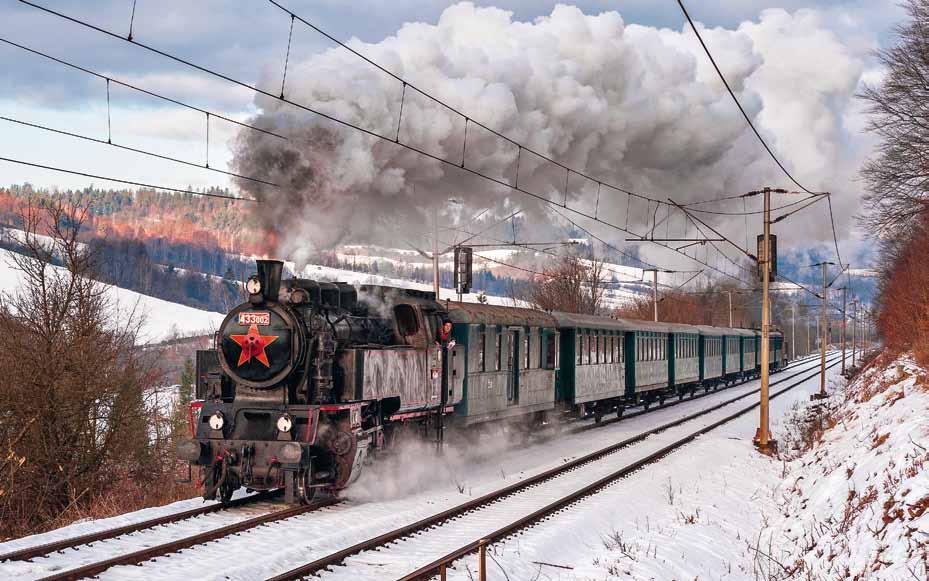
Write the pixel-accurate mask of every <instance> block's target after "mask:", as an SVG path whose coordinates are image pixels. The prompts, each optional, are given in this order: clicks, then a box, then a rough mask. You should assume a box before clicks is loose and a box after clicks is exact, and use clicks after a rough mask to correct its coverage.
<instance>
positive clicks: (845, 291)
mask: <svg viewBox="0 0 929 581" xmlns="http://www.w3.org/2000/svg"><path fill="white" fill-rule="evenodd" d="M847 299H848V287H847V286H843V287H842V375H845V319H846V317H845V314H846V310H845V309H846V308H848V301H847Z"/></svg>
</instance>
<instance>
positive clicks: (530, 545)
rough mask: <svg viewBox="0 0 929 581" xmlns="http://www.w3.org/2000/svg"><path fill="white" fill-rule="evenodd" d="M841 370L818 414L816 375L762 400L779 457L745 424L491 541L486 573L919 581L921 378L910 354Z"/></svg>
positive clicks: (923, 434)
mask: <svg viewBox="0 0 929 581" xmlns="http://www.w3.org/2000/svg"><path fill="white" fill-rule="evenodd" d="M837 371H838V368H833V369H832V370H830V371H829V372H828V373H829V375H828V377H829V391H830V395H831V397H830V399H829V400H828V403H826V404H825V405H824V406H822V407H821V408H817V407H814V404H812V403H811V402H810V401H809V397H808V396H809V394H811V393H813V392H815V391H817V390H818V387H819V386H818V383H819V382H818V381H816V380H811V381H807V382H804V384H803V385H801V386H800V387H799V388H798V389H796V390H794V391H792V392H788V393H787V394H785V395H783V396H781V397H780V398H778V399H776V400H773V401H772V403H771V418H772V430H773V432H774V435H775V437H777V438H779V439H780V445H781V458H768V457H765V456H762V455H760V454H758V453H757V452H756V451H755V449H754V447H753V446H752V444H751V437H752V435H753V433H754V430H755V427H756V425H757V414H755V413H753V414H750V415H748V416H745V417H743V418H741V419H740V420H737V421H735V422H733V423H731V424H728V425H726V426H723V427H721V428H719V429H717V430H715V431H713V432H711V433H710V434H707V435H705V436H703V437H701V438H699V439H698V440H697V441H695V442H693V443H692V444H690V445H688V446H686V447H685V448H683V449H682V450H680V451H678V452H675V453H673V454H671V455H670V456H668V457H667V458H665V459H664V460H663V461H662V462H660V463H658V464H657V465H654V466H651V467H649V468H647V469H645V470H643V471H641V472H639V473H638V474H636V475H634V476H632V477H630V478H628V479H625V480H623V481H621V482H619V483H617V484H615V485H613V486H611V487H610V488H608V489H607V490H606V491H604V492H603V493H601V494H599V495H597V496H596V497H593V498H590V499H588V500H587V501H586V502H582V503H579V504H578V505H575V506H573V507H571V508H570V509H568V510H565V511H563V512H562V513H560V514H559V515H557V516H555V517H553V518H551V519H549V520H547V521H545V522H544V523H541V524H539V525H537V526H536V527H535V528H533V529H530V530H529V531H527V532H526V533H524V534H522V535H520V536H518V537H515V538H512V539H509V540H507V541H505V542H504V543H499V544H496V545H492V546H491V549H489V553H490V554H491V555H492V559H491V560H489V561H488V563H489V569H488V578H489V579H506V578H509V579H523V578H525V579H549V580H556V579H557V580H581V579H583V580H587V579H636V580H640V579H641V580H645V579H649V580H678V581H684V580H691V579H700V580H703V579H714V580H716V579H727V580H728V579H733V580H735V579H758V580H787V579H804V580H814V579H815V580H819V579H846V578H847V579H856V580H864V579H880V580H898V579H899V580H904V579H916V580H920V581H922V580H926V579H929V470H927V468H929V451H927V448H929V438H927V435H929V380H927V379H926V374H925V372H924V371H923V370H921V369H919V368H918V367H917V366H916V365H915V364H914V363H913V362H912V361H911V360H909V359H907V358H901V359H899V360H897V361H894V362H892V363H891V364H890V365H889V366H887V367H885V368H882V369H874V370H871V371H869V372H866V373H865V374H863V376H862V377H860V378H858V379H857V380H855V381H854V382H852V383H851V384H849V385H846V382H845V380H844V379H842V378H841V377H840V376H839V375H838V373H837ZM810 419H815V421H814V422H813V423H812V424H811V423H810V422H809V420H810ZM818 426H821V427H822V429H820V430H817V429H816V427H818ZM823 429H824V431H823ZM804 432H805V433H804ZM804 436H805V437H804ZM803 440H806V442H807V443H808V444H809V443H812V447H811V448H809V449H800V450H798V449H795V448H794V446H793V445H794V443H797V442H800V441H803ZM787 448H790V449H787ZM476 567H477V564H476V560H475V559H474V558H473V557H472V558H469V559H466V560H465V562H463V563H461V564H460V565H458V566H457V567H456V571H455V573H454V575H450V576H449V578H450V579H468V578H469V577H471V576H473V575H474V571H475V570H476ZM467 569H470V573H469V572H468V571H467Z"/></svg>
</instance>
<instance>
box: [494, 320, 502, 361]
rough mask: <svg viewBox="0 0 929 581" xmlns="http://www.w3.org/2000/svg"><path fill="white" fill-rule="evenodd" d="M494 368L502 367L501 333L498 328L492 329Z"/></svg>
mask: <svg viewBox="0 0 929 581" xmlns="http://www.w3.org/2000/svg"><path fill="white" fill-rule="evenodd" d="M494 354H495V355H494V370H495V371H500V370H501V369H503V333H502V332H501V331H500V329H499V328H497V329H494Z"/></svg>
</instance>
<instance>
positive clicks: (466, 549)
mask: <svg viewBox="0 0 929 581" xmlns="http://www.w3.org/2000/svg"><path fill="white" fill-rule="evenodd" d="M838 359H841V355H840V356H839V357H838ZM836 365H838V362H837V361H836V358H833V363H832V364H831V365H829V366H828V367H827V369H829V368H832V367H835V366H836ZM801 373H802V372H801ZM819 373H820V371H819V370H816V371H814V372H813V373H812V374H810V375H808V376H807V377H804V378H803V379H801V380H799V381H797V382H795V383H792V384H790V385H788V386H787V387H784V388H782V389H780V390H778V391H776V392H774V393H772V394H771V396H770V397H771V398H775V397H777V396H779V395H781V394H783V393H786V392H788V391H790V390H791V389H793V388H795V387H797V386H798V385H801V384H803V383H804V382H806V381H808V380H810V379H812V378H813V377H816V376H817V375H819ZM796 375H800V373H797V374H795V375H794V377H795V376H796ZM788 379H790V378H788ZM759 405H760V403H753V404H752V405H750V406H748V407H746V408H743V409H741V410H739V411H737V412H735V413H733V414H730V415H728V416H726V417H724V418H722V419H721V420H718V421H716V422H713V423H712V424H709V425H707V426H704V427H703V428H700V429H699V430H696V431H694V432H692V433H690V434H688V435H686V436H684V437H683V438H680V439H678V440H676V441H675V442H672V443H671V444H668V445H667V446H664V447H663V448H661V449H660V450H657V451H655V452H652V453H651V454H649V455H648V456H645V457H644V458H641V459H639V460H637V461H635V462H633V463H631V464H628V465H626V466H624V467H622V468H620V469H618V470H616V471H615V472H613V473H611V474H608V475H606V476H604V477H603V478H600V479H599V480H597V481H596V482H593V483H591V484H588V485H587V486H584V487H583V488H580V489H578V490H576V491H575V492H572V493H571V494H568V495H567V496H564V497H562V498H560V499H558V500H556V501H554V502H552V503H550V504H548V505H547V506H544V507H542V508H540V509H538V510H536V511H533V512H532V513H531V514H528V515H526V516H524V517H523V518H521V519H519V520H517V521H515V522H513V523H510V524H508V525H506V526H504V527H502V528H500V529H497V530H496V531H494V532H492V533H490V534H489V535H484V536H482V537H481V538H480V539H477V540H474V541H471V542H470V543H468V544H467V545H465V546H463V547H460V548H458V549H456V550H454V551H452V552H450V553H448V554H447V555H444V556H443V557H440V558H439V559H436V560H435V561H433V562H431V563H429V564H428V565H424V566H423V567H420V568H419V569H417V570H415V571H413V572H412V573H410V574H408V575H405V576H404V577H401V578H400V580H399V581H424V580H426V579H431V578H432V577H434V576H435V575H437V574H439V573H440V572H441V569H442V568H443V567H448V565H450V564H451V563H452V562H454V561H456V560H458V559H460V558H461V557H464V556H466V555H468V554H470V553H473V552H475V551H477V550H479V549H480V546H481V544H488V543H491V542H494V541H499V540H503V539H505V538H506V537H508V536H510V535H512V534H514V533H517V532H519V531H520V530H522V529H524V528H527V527H529V526H532V525H533V524H535V523H536V522H538V521H540V520H542V519H544V518H546V517H548V516H551V515H552V514H554V513H556V512H558V511H560V510H563V509H565V508H567V507H568V506H570V505H572V504H575V503H576V502H578V501H580V500H582V499H584V498H586V497H588V496H591V495H594V494H596V493H598V492H599V491H600V490H602V489H604V488H606V487H607V486H609V485H610V484H612V483H613V482H614V481H616V480H619V479H621V478H624V477H626V476H629V475H630V474H632V473H633V472H636V471H638V470H641V469H642V468H644V467H646V466H648V465H650V464H654V463H655V462H657V461H659V460H661V459H662V458H664V457H665V456H667V455H668V454H670V453H671V452H674V451H675V450H677V449H678V448H681V447H683V446H685V445H686V444H689V443H690V442H692V441H694V440H696V439H697V438H698V437H699V436H702V435H704V434H706V433H708V432H711V431H713V430H715V429H716V428H718V427H720V426H722V425H724V424H727V423H729V422H731V421H733V420H735V419H738V418H739V417H741V416H743V415H745V414H747V413H748V412H750V411H752V410H754V409H755V408H757V407H758V406H759Z"/></svg>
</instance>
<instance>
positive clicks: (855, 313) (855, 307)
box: [852, 299, 858, 367]
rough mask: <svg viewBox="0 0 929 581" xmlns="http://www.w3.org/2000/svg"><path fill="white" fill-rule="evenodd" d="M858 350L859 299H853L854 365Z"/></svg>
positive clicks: (853, 364)
mask: <svg viewBox="0 0 929 581" xmlns="http://www.w3.org/2000/svg"><path fill="white" fill-rule="evenodd" d="M857 350H858V299H852V367H854V366H855V355H856V351H857Z"/></svg>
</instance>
